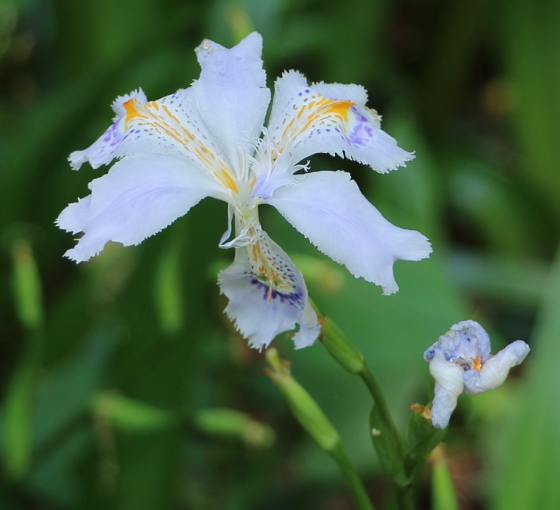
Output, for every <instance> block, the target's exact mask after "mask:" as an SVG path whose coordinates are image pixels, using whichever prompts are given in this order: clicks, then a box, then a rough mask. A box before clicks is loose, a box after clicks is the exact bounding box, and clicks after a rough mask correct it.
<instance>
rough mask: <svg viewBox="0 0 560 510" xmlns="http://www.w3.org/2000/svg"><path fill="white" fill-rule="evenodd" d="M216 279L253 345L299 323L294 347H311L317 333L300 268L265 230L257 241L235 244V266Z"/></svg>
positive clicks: (230, 313)
mask: <svg viewBox="0 0 560 510" xmlns="http://www.w3.org/2000/svg"><path fill="white" fill-rule="evenodd" d="M218 281H219V284H220V288H221V291H222V293H223V294H225V295H226V296H227V297H228V299H229V304H228V306H227V307H226V310H225V311H226V313H227V314H228V316H229V317H230V318H231V319H232V320H233V321H234V322H235V326H236V327H237V329H238V330H239V331H240V333H241V334H242V335H243V336H244V337H245V338H247V339H248V340H249V344H250V345H251V347H254V348H256V349H261V348H262V347H266V346H268V345H269V344H270V342H272V340H273V339H274V337H275V336H276V335H278V334H280V333H282V332H284V331H288V330H292V329H294V328H295V327H296V324H299V330H298V332H297V333H296V334H295V335H294V343H295V345H296V348H302V347H307V346H309V345H311V344H312V343H313V342H314V341H315V340H316V339H317V337H318V336H319V332H320V326H319V323H318V322H317V315H316V314H315V312H314V311H313V309H312V308H311V306H310V304H309V300H308V298H307V288H306V286H305V282H304V280H303V276H302V274H301V272H300V271H299V270H298V269H297V268H296V267H295V265H294V264H293V262H292V261H291V259H290V257H288V255H287V254H286V253H285V252H284V251H283V250H282V249H281V248H280V247H279V246H278V245H277V244H276V243H275V242H274V241H272V239H270V237H268V235H266V233H264V232H262V231H261V232H260V234H259V240H258V241H257V242H255V243H254V244H252V245H249V246H245V247H241V248H237V249H236V251H235V260H234V262H233V264H232V265H231V266H229V267H228V268H227V269H225V270H223V271H221V272H220V274H219V276H218Z"/></svg>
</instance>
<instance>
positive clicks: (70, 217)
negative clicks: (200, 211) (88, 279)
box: [56, 154, 221, 262]
mask: <svg viewBox="0 0 560 510" xmlns="http://www.w3.org/2000/svg"><path fill="white" fill-rule="evenodd" d="M89 189H90V190H91V191H92V193H91V195H89V196H87V197H85V198H82V199H81V200H79V201H78V202H75V203H73V204H70V205H69V206H68V207H66V208H65V209H64V210H63V211H62V213H60V216H59V217H58V219H57V220H56V222H57V225H58V226H59V227H60V228H62V229H64V230H67V231H69V232H72V233H78V232H83V233H84V235H83V236H82V237H81V238H80V239H79V241H78V244H77V245H76V247H75V248H73V249H71V250H68V251H67V252H66V254H65V255H66V256H67V257H68V258H70V259H72V260H75V261H76V262H82V261H85V260H88V259H89V258H90V257H93V256H94V255H97V254H98V253H99V252H100V251H101V250H102V249H103V247H104V246H105V244H106V243H107V242H108V241H117V242H120V243H122V244H123V245H125V246H131V245H135V244H139V243H140V242H142V241H143V240H144V239H146V238H147V237H149V236H151V235H153V234H156V233H157V232H159V231H160V230H162V229H163V228H165V227H167V226H168V225H170V224H171V223H172V222H173V221H175V220H176V219H177V218H179V217H180V216H183V215H184V214H186V213H187V211H188V210H189V209H190V208H191V207H193V206H194V205H196V204H197V203H198V202H199V201H200V200H202V199H203V198H205V197H207V196H214V197H218V198H219V197H220V193H221V188H220V187H219V186H218V185H217V184H216V182H215V181H214V180H212V179H211V178H210V177H209V176H208V175H207V174H205V173H204V172H203V171H201V170H199V169H198V168H196V167H194V166H192V165H189V164H188V163H187V162H185V161H184V160H181V159H179V158H176V157H174V156H170V155H163V154H157V155H140V156H130V157H127V158H124V159H122V160H121V161H119V162H117V163H116V164H115V165H114V166H113V167H112V168H111V169H110V170H109V173H108V174H106V175H104V176H103V177H100V178H98V179H95V180H94V181H92V182H91V183H90V184H89Z"/></svg>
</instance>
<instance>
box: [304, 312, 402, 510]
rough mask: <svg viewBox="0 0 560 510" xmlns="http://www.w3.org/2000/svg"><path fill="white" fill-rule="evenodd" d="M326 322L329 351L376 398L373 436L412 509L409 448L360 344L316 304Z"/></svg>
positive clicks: (399, 495)
mask: <svg viewBox="0 0 560 510" xmlns="http://www.w3.org/2000/svg"><path fill="white" fill-rule="evenodd" d="M313 306H314V308H315V311H316V312H317V315H318V316H319V320H320V322H321V324H322V326H323V328H322V332H321V338H322V341H323V345H324V346H325V348H326V349H327V351H328V352H329V354H330V355H331V356H332V357H333V358H334V359H335V360H336V361H337V362H338V363H339V364H340V365H341V366H342V367H343V368H344V369H345V370H346V371H348V372H350V373H352V374H356V375H359V376H360V377H361V379H362V380H363V381H364V383H365V385H366V387H367V388H368V390H369V392H370V394H371V396H372V398H373V402H374V404H373V408H372V410H371V414H370V430H371V438H372V442H373V445H374V447H375V450H376V452H377V454H378V456H379V458H380V460H381V463H382V465H383V466H384V467H385V469H387V471H389V473H390V474H391V476H392V478H393V481H394V482H395V489H396V496H397V501H398V505H399V508H400V509H401V510H410V509H412V495H411V479H410V476H409V475H408V473H407V472H406V470H405V459H406V456H407V453H408V451H407V448H406V445H405V443H404V441H403V439H402V436H401V435H400V433H399V431H398V429H397V427H396V425H395V423H394V421H393V418H392V417H391V413H390V411H389V407H388V405H387V401H386V400H385V397H384V395H383V392H382V391H381V388H380V386H379V384H378V383H377V380H376V379H375V377H374V375H373V374H372V372H371V370H370V369H369V367H368V366H367V363H366V360H365V358H364V356H363V355H362V353H361V352H360V351H359V350H358V348H357V347H356V346H355V345H354V344H353V343H352V342H350V340H349V339H348V338H347V337H346V335H345V334H344V332H343V331H342V330H341V329H340V327H338V325H337V324H336V323H335V322H334V321H333V320H332V319H330V318H327V317H325V316H324V315H323V314H322V313H321V311H320V310H319V309H318V308H317V307H316V306H315V305H314V304H313Z"/></svg>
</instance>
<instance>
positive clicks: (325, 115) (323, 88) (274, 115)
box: [267, 71, 414, 172]
mask: <svg viewBox="0 0 560 510" xmlns="http://www.w3.org/2000/svg"><path fill="white" fill-rule="evenodd" d="M366 100H367V95H366V93H365V90H364V89H363V88H362V87H359V86H357V85H340V84H331V85H329V84H325V83H318V84H312V85H308V84H307V81H306V79H305V77H304V76H303V75H302V74H300V73H298V72H296V71H289V72H287V73H284V75H283V76H282V77H281V78H279V79H278V80H277V81H276V85H275V94H274V102H273V104H272V112H271V115H270V122H269V126H268V132H267V136H268V137H270V138H272V140H273V142H274V145H275V146H276V150H277V156H278V159H279V160H281V159H282V158H285V157H291V158H293V161H294V162H295V163H297V162H298V161H301V160H303V159H305V158H307V157H309V156H311V155H312V154H316V153H320V152H326V153H328V154H331V155H338V156H343V157H347V158H350V159H354V160H356V161H359V162H360V163H363V164H366V165H369V166H371V167H372V168H373V169H374V170H376V171H377V172H387V171H389V170H393V169H395V168H397V167H399V166H402V165H404V164H405V162H406V161H409V160H411V159H412V158H413V157H414V156H413V154H411V153H409V152H406V151H404V150H402V149H401V148H400V147H399V146H398V145H397V142H396V140H395V139H394V138H393V137H391V136H389V135H388V134H387V133H385V132H384V131H382V130H381V128H380V127H379V126H380V120H379V116H378V115H377V113H376V112H375V111H373V110H370V109H368V108H367V107H366V106H365V101H366Z"/></svg>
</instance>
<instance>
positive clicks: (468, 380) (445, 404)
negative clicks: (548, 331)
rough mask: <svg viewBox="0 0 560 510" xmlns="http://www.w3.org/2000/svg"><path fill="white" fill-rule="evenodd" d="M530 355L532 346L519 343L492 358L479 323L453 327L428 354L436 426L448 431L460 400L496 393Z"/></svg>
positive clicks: (518, 341) (427, 351)
mask: <svg viewBox="0 0 560 510" xmlns="http://www.w3.org/2000/svg"><path fill="white" fill-rule="evenodd" d="M527 354H529V346H528V345H527V344H526V343H525V342H523V341H522V340H516V341H515V342H513V343H512V344H510V345H508V346H507V347H506V348H505V349H502V350H501V351H500V352H499V353H498V354H496V355H495V356H492V355H491V354H490V338H489V337H488V334H487V333H486V331H485V330H484V328H483V327H482V326H481V325H480V324H478V322H475V321H472V320H467V321H461V322H458V323H457V324H454V325H453V326H451V329H450V330H449V331H448V332H447V333H445V335H441V336H440V337H439V338H438V341H437V342H436V343H434V344H433V345H432V346H431V347H430V348H429V349H427V350H426V352H424V359H425V360H426V361H429V362H430V373H431V374H432V375H433V377H434V379H435V380H436V388H435V396H434V401H433V405H432V423H433V425H434V427H436V428H444V427H447V425H448V423H449V418H450V417H451V413H452V412H453V410H454V409H455V407H456V405H457V397H458V396H459V395H460V394H461V393H462V392H463V391H465V392H466V393H468V394H470V395H475V394H477V393H482V392H484V391H488V390H493V389H494V388H497V387H498V386H500V384H502V383H503V382H504V381H505V379H506V377H507V375H508V373H509V371H510V369H511V368H512V367H514V366H516V365H519V364H520V363H521V362H522V361H523V360H524V359H525V358H526V356H527Z"/></svg>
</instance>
